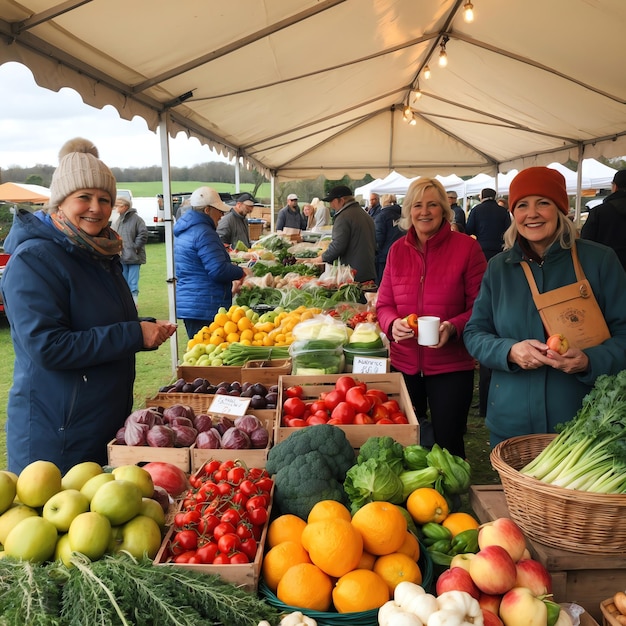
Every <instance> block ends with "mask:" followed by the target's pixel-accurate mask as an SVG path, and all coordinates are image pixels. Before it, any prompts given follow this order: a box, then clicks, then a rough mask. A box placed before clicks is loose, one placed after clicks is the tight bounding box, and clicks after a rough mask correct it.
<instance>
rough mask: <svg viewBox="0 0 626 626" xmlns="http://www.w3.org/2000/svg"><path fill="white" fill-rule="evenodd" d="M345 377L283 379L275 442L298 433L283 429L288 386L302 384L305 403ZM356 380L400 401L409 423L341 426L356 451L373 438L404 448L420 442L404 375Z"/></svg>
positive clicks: (385, 375) (329, 375)
mask: <svg viewBox="0 0 626 626" xmlns="http://www.w3.org/2000/svg"><path fill="white" fill-rule="evenodd" d="M343 375H344V374H328V375H325V376H281V377H280V379H279V384H278V385H279V389H278V404H277V407H276V427H275V433H274V442H275V443H280V442H281V441H284V440H285V439H286V438H287V437H289V435H290V434H291V433H292V432H294V431H295V430H297V429H295V428H289V427H286V426H281V414H282V406H283V402H284V400H285V397H284V392H285V389H286V388H287V387H291V386H292V385H301V386H302V388H303V389H304V401H305V402H306V401H312V400H316V399H317V398H318V397H319V395H320V393H322V392H326V391H332V389H333V388H334V386H335V382H336V381H337V379H338V378H339V377H340V376H343ZM353 378H354V379H355V380H357V381H362V382H364V383H365V384H366V385H367V387H368V389H380V390H381V391H384V392H385V393H386V394H387V395H388V396H389V399H393V400H396V401H397V402H398V404H399V405H400V409H401V410H402V411H403V412H404V414H405V415H406V417H407V419H408V420H409V423H408V424H381V425H378V424H348V425H345V426H339V427H338V428H341V429H342V430H343V431H344V432H345V433H346V437H347V438H348V441H350V443H351V444H352V447H353V448H357V449H358V448H360V447H361V446H362V445H363V444H364V443H365V441H367V440H368V439H369V438H370V437H380V436H383V435H387V436H389V437H393V439H395V440H396V441H397V442H398V443H401V444H402V445H403V446H409V445H412V444H416V443H419V440H420V438H419V422H418V421H417V417H416V415H415V411H414V410H413V405H412V403H411V398H410V397H409V392H408V390H407V388H406V384H405V382H404V378H403V377H402V374H399V373H397V372H391V373H389V374H355V375H354V376H353Z"/></svg>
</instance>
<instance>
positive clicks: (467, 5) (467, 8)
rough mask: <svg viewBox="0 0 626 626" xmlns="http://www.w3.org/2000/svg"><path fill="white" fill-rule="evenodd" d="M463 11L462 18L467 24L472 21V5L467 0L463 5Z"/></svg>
mask: <svg viewBox="0 0 626 626" xmlns="http://www.w3.org/2000/svg"><path fill="white" fill-rule="evenodd" d="M463 11H464V12H465V13H464V14H463V19H464V20H465V21H466V22H467V23H468V24H469V23H470V22H473V21H474V5H473V4H472V3H471V2H470V1H469V0H468V1H467V2H466V3H465V4H464V5H463Z"/></svg>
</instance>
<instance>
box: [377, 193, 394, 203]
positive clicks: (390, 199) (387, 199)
mask: <svg viewBox="0 0 626 626" xmlns="http://www.w3.org/2000/svg"><path fill="white" fill-rule="evenodd" d="M395 203H396V194H395V193H386V194H384V195H383V197H382V198H381V200H380V204H381V205H382V206H389V205H390V204H395Z"/></svg>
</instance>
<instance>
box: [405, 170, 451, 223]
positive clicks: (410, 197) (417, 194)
mask: <svg viewBox="0 0 626 626" xmlns="http://www.w3.org/2000/svg"><path fill="white" fill-rule="evenodd" d="M427 189H434V190H435V193H436V194H437V196H438V198H437V199H438V201H439V204H440V205H441V208H442V209H443V219H444V220H446V221H447V222H449V223H452V222H453V221H454V211H453V210H452V208H451V207H450V203H449V202H448V194H447V193H446V190H445V189H444V187H443V185H442V184H441V183H440V182H439V181H438V180H437V179H436V178H424V177H420V178H418V179H417V180H414V181H413V182H412V183H411V185H410V186H409V189H408V190H407V192H406V195H405V196H404V200H403V201H402V218H401V219H400V228H402V229H403V230H409V229H410V228H411V207H412V206H413V205H414V204H415V202H416V201H417V200H421V199H422V197H423V196H424V192H425V191H426V190H427Z"/></svg>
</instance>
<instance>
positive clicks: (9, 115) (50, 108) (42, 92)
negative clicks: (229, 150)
mask: <svg viewBox="0 0 626 626" xmlns="http://www.w3.org/2000/svg"><path fill="white" fill-rule="evenodd" d="M77 136H82V137H86V138H87V139H90V140H91V141H93V142H94V144H95V145H96V146H97V148H98V150H99V152H100V158H101V159H102V160H103V161H104V162H105V163H106V164H107V165H108V166H109V167H146V166H151V165H159V166H160V164H161V151H160V145H159V137H158V135H157V134H156V133H153V132H151V131H150V130H148V127H147V126H146V123H145V122H144V120H143V119H141V118H139V117H136V118H135V119H134V120H133V121H132V122H128V121H126V120H122V119H120V117H119V115H118V114H117V111H116V110H115V109H114V108H113V107H111V106H106V107H104V109H102V110H99V109H94V108H93V107H90V106H87V105H86V104H84V103H83V101H82V100H81V98H80V96H79V95H78V94H77V93H76V92H75V91H74V90H72V89H67V88H64V89H61V91H59V92H58V93H57V92H55V91H50V90H49V89H42V88H41V87H38V86H37V84H36V83H35V81H34V79H33V76H32V74H31V72H30V70H29V69H28V68H26V67H25V66H23V65H21V64H19V63H4V64H3V65H0V168H6V167H9V166H11V165H19V166H22V167H31V166H34V165H37V164H44V165H52V166H56V165H57V164H58V153H59V149H60V148H61V146H62V145H63V144H64V143H65V142H66V141H67V140H68V139H71V138H72V137H77ZM170 160H171V164H172V165H173V166H177V167H185V166H192V165H196V164H198V163H206V162H207V161H218V160H219V161H223V160H224V159H223V158H222V157H220V156H219V155H218V154H217V153H215V152H213V151H212V150H210V149H209V148H208V147H207V146H201V145H200V142H199V141H198V140H196V139H187V137H186V136H185V135H184V134H182V133H181V134H179V136H178V137H177V138H176V139H173V140H170Z"/></svg>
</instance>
